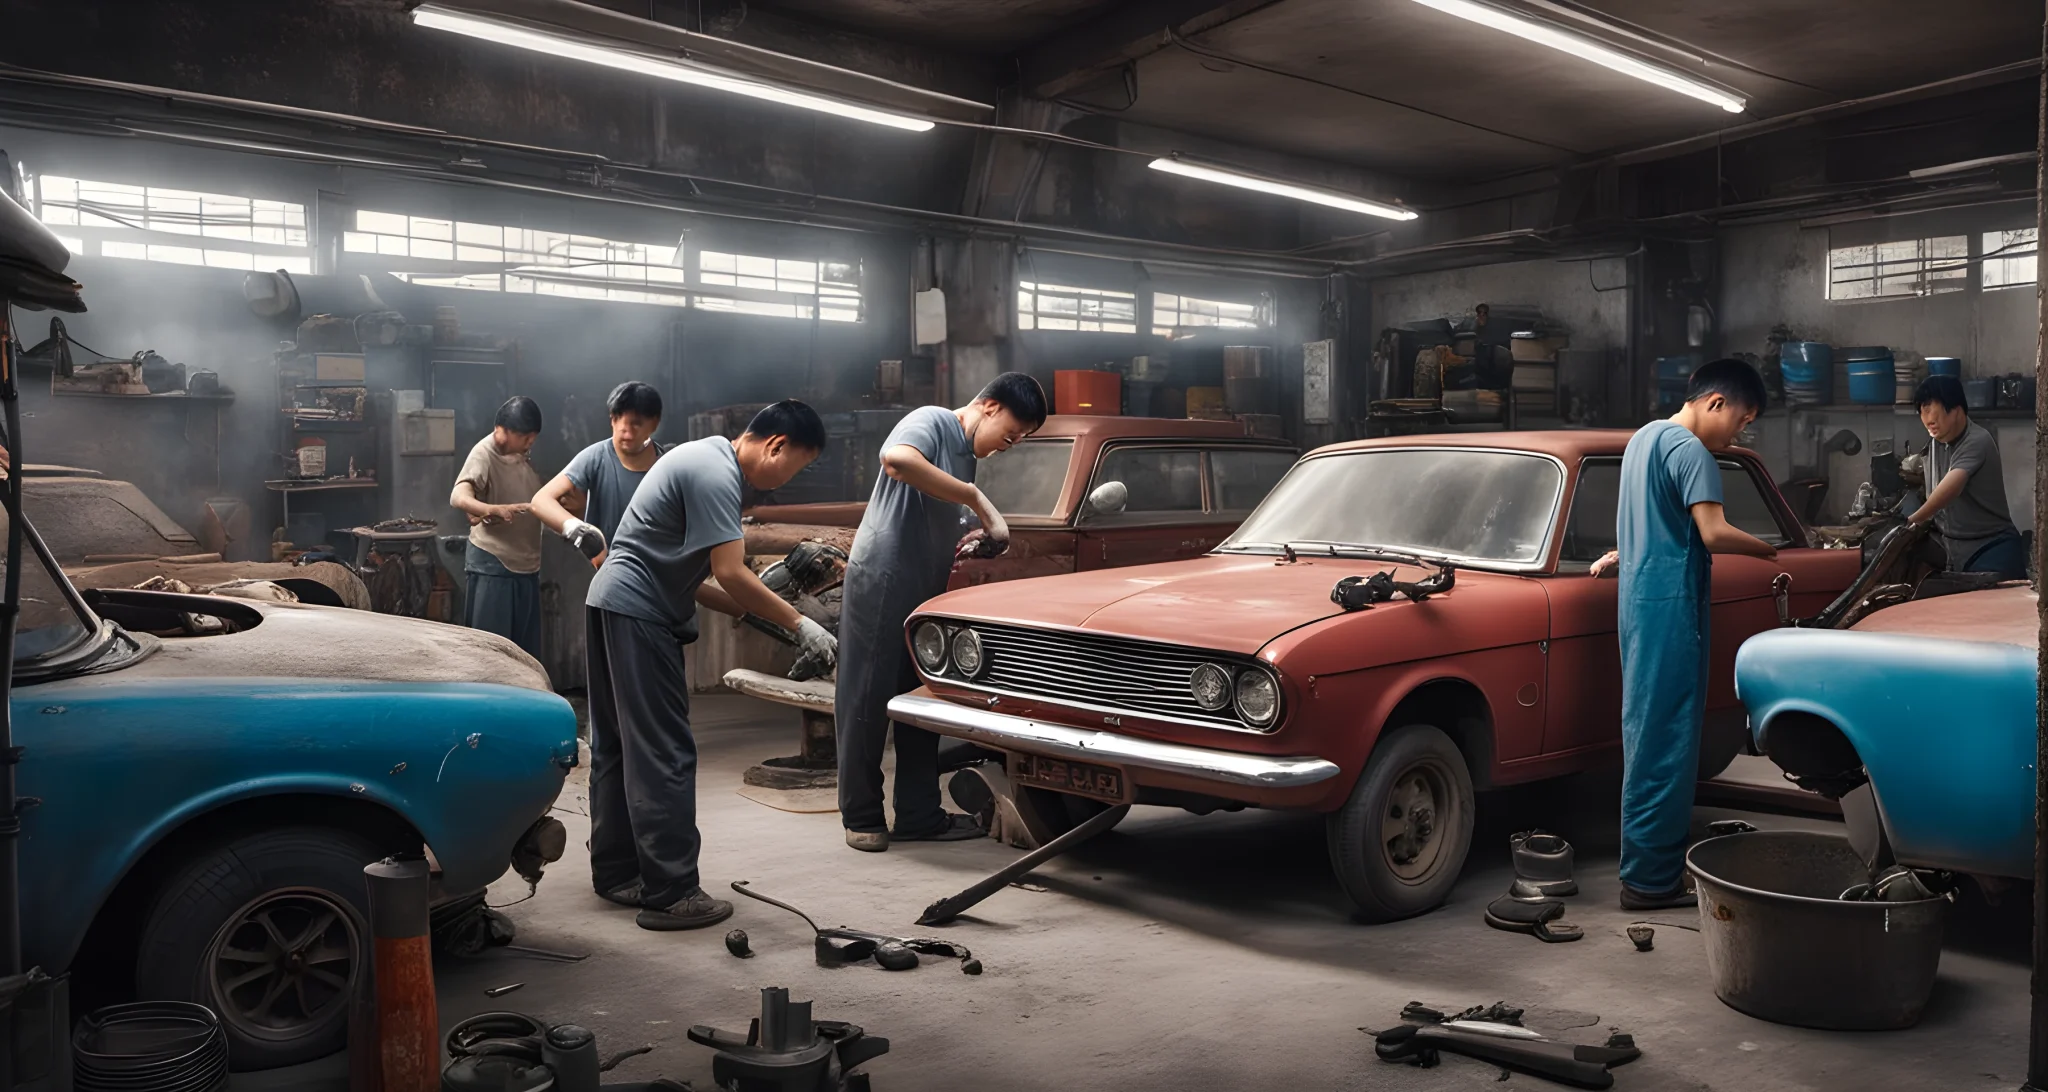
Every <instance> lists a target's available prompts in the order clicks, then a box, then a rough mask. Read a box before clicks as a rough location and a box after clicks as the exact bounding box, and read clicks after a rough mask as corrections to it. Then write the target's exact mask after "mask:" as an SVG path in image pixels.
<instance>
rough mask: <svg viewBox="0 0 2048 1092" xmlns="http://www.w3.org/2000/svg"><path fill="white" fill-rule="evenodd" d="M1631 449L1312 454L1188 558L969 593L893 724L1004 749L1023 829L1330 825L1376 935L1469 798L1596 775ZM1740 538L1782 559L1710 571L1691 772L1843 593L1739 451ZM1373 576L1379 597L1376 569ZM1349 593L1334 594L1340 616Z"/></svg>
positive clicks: (1435, 445) (1521, 441)
mask: <svg viewBox="0 0 2048 1092" xmlns="http://www.w3.org/2000/svg"><path fill="white" fill-rule="evenodd" d="M1628 435H1629V434H1628V433H1626V432H1621V431H1583V432H1508V433H1493V434H1485V435H1470V434H1464V435H1444V436H1431V437H1412V438H1400V439H1379V440H1366V441H1360V442H1355V443H1347V444H1339V445H1336V446H1332V447H1326V448H1323V449H1320V450H1318V451H1315V452H1312V453H1311V454H1310V455H1309V456H1308V457H1306V458H1304V459H1303V460H1301V462H1300V463H1299V464H1297V465H1296V466H1295V468H1294V469H1293V470H1292V471H1290V472H1289V473H1288V475H1287V477H1286V478H1285V479H1283V480H1282V481H1281V483H1280V484H1279V486H1278V487H1276V488H1275V489H1274V490H1273V492H1272V493H1271V495H1269V496H1268V497H1267V498H1266V500H1265V501H1264V503H1262V504H1261V505H1260V506H1259V507H1258V509H1257V510H1256V511H1255V512H1253V513H1252V515H1251V516H1250V517H1249V518H1248V519H1246V520H1245V522H1244V524H1243V525H1242V526H1241V527H1240V528H1239V529H1238V530H1237V532H1236V533H1235V534H1233V535H1231V536H1230V537H1229V538H1228V539H1226V540H1225V541H1224V542H1223V543H1222V544H1221V545H1220V546H1218V547H1217V548H1216V549H1215V550H1214V551H1212V552H1210V553H1209V554H1208V555H1207V556H1204V557H1200V558H1195V559H1192V560H1185V561H1178V562H1171V563H1166V564H1158V565H1141V566H1137V567H1133V568H1121V569H1108V570H1102V571H1097V572H1081V573H1074V574H1071V575H1066V576H1055V577H1049V578H1046V579H1042V580H1027V581H1021V582H1014V583H1005V584H998V585H991V586H988V587H978V588H967V589H962V590H956V591H952V592H949V593H947V594H946V595H943V596H941V597H939V598H937V599H934V600H932V601H931V602H929V603H927V604H925V605H924V607H923V608H922V609H921V610H920V611H919V613H918V614H916V615H915V616H913V617H912V618H911V620H910V622H909V625H908V632H907V635H906V636H907V638H908V640H909V641H910V644H911V648H912V650H913V652H914V654H915V658H916V660H917V663H918V669H919V671H920V673H921V674H922V676H923V679H924V682H925V686H924V687H923V688H922V689H920V690H918V691H915V692H913V693H911V694H907V695H904V696H902V697H900V698H897V699H896V700H894V701H892V702H891V703H890V706H889V711H890V714H891V715H892V716H893V717H894V718H895V719H896V720H898V721H904V722H908V723H911V724H916V725H920V726H922V727H925V728H928V729H931V730H932V731H935V732H939V733H942V734H945V735H948V736H954V737H957V738H962V739H967V740H972V741H974V742H977V743H980V744H983V745H986V746H989V747H993V748H996V749H999V750H1002V751H1004V752H1007V753H1008V756H1009V775H1010V780H1011V783H1012V785H1013V786H1014V787H1015V795H1016V803H1017V805H1018V807H1019V810H1020V811H1023V812H1026V813H1028V814H1027V815H1026V817H1025V818H1026V823H1027V825H1031V826H1033V827H1034V828H1036V829H1038V830H1040V831H1045V832H1051V831H1057V830H1062V829H1071V827H1072V826H1074V825H1075V824H1077V823H1079V822H1081V821H1083V820H1084V819H1085V818H1086V817H1087V816H1089V815H1091V814H1093V813H1094V812H1095V811H1099V810H1100V809H1102V808H1105V807H1108V806H1111V805H1114V804H1122V803H1141V804H1165V805H1170V806H1180V807H1186V808H1188V809H1190V810H1194V811H1197V812H1206V811H1209V810H1214V809H1219V808H1238V807H1245V806H1253V807H1271V808H1295V809H1305V810H1309V811H1315V812H1320V813H1324V814H1325V815H1327V817H1328V819H1327V831H1328V838H1329V849H1330V860H1331V864H1332V865H1333V867H1334V868H1335V870H1336V873H1337V878H1338V881H1339V882H1340V883H1341V885H1342V886H1343V888H1344V890H1345V892H1346V894H1348V895H1349V896H1350V897H1351V899H1352V900H1353V901H1354V902H1355V903H1356V904H1357V905H1358V908H1359V910H1360V911H1361V914H1362V916H1363V917H1364V918H1365V919H1366V920H1370V921H1389V920H1394V919H1397V918H1402V917H1407V916H1410V915H1413V914H1418V913H1421V912H1423V911H1425V910H1428V909H1430V908H1432V907H1434V906H1436V905H1438V904H1439V903H1440V902H1442V901H1443V899H1444V898H1445V897H1446V896H1447V895H1448V894H1449V892H1450V890H1451V886H1452V884H1453V882H1454V881H1455V880H1456V879H1457V876H1458V872H1459V870H1460V869H1461V868H1462V867H1463V865H1464V861H1465V856H1466V852H1467V850H1468V848H1469V846H1470V842H1471V837H1472V823H1473V813H1474V807H1475V798H1474V793H1475V791H1476V790H1485V789H1489V788H1493V787H1496V786H1503V785H1511V784H1518V783H1522V782H1528V781H1535V780H1538V779H1541V778H1549V777H1556V776H1559V775H1563V774H1568V773H1572V772H1575V771H1579V770H1583V769H1587V768H1589V767H1592V766H1595V765H1599V764H1603V763H1611V762H1613V761H1615V759H1616V757H1617V755H1618V752H1619V745H1620V719H1621V696H1620V695H1621V669H1620V657H1619V653H1618V646H1617V642H1616V638H1615V625H1616V623H1615V617H1616V615H1615V588H1616V585H1615V582H1614V581H1612V580H1594V579H1593V578H1592V577H1590V576H1589V575H1587V569H1588V567H1589V566H1590V564H1591V562H1592V561H1594V560H1595V559H1596V558H1598V557H1599V556H1600V555H1601V554H1602V553H1603V552H1605V551H1606V550H1608V549H1610V548H1612V547H1613V545H1614V538H1615V530H1614V528H1615V501H1616V493H1617V486H1618V483H1619V481H1620V470H1621V454H1622V450H1623V448H1624V447H1625V446H1626V445H1627V442H1628ZM1720 464H1721V468H1722V475H1723V487H1724V490H1725V492H1726V495H1727V502H1726V503H1727V513H1728V518H1729V520H1730V522H1732V523H1734V524H1735V525H1737V526H1739V527H1741V528H1743V529H1744V530H1746V531H1749V532H1750V533H1752V534H1755V535H1758V536H1760V537H1762V538H1764V539H1766V540H1768V541H1771V542H1774V543H1775V544H1777V545H1778V546H1779V548H1780V552H1779V554H1778V558H1777V560H1776V561H1770V562H1767V561H1762V560H1759V559H1755V558H1747V557H1721V558H1717V559H1716V560H1715V564H1714V578H1713V601H1714V603H1713V656H1712V658H1713V664H1712V672H1713V673H1712V682H1711V685H1710V691H1709V695H1708V710H1709V712H1708V733H1707V744H1706V746H1705V747H1703V749H1702V760H1701V775H1702V776H1703V777H1705V776H1712V775H1713V774H1716V773H1718V772H1720V770H1721V769H1722V768H1723V767H1725V766H1726V765H1727V763H1728V762H1729V761H1731V760H1732V759H1733V757H1734V755H1735V754H1737V753H1738V752H1739V750H1740V749H1741V748H1742V746H1743V742H1744V740H1745V739H1746V733H1745V731H1744V722H1743V712H1742V707H1741V706H1740V704H1738V702H1737V700H1736V697H1735V691H1734V676H1733V664H1734V658H1735V650H1736V648H1737V647H1738V646H1740V645H1741V644H1742V642H1743V641H1744V640H1745V639H1746V638H1748V637H1750V636H1751V635H1753V634H1755V633H1757V632H1759V631H1761V630H1764V629H1767V628H1771V627H1773V626H1775V625H1777V624H1778V615H1779V608H1778V605H1777V604H1776V603H1775V602H1774V595H1773V588H1772V584H1773V581H1774V579H1775V578H1776V577H1777V576H1778V575H1779V574H1781V573H1783V574H1788V575H1789V576H1790V578H1791V596H1790V598H1791V602H1790V603H1789V604H1788V606H1789V607H1790V608H1791V610H1792V612H1793V613H1794V614H1797V615H1802V616H1803V615H1810V614H1814V613H1816V612H1817V611H1819V610H1820V609H1821V608H1822V607H1823V606H1825V605H1826V604H1827V603H1828V602H1829V601H1830V600H1832V599H1834V598H1835V597H1836V596H1837V595H1838V594H1839V593H1840V592H1841V591H1842V590H1844V589H1845V588H1847V587H1848V586H1849V585H1850V583H1851V582H1852V581H1853V580H1854V579H1855V577H1856V574H1857V570H1858V568H1859V564H1860V558H1859V556H1858V554H1857V553H1856V552H1855V551H1852V550H1820V549H1816V548H1813V547H1812V546H1811V544H1810V540H1809V538H1808V535H1807V531H1806V528H1805V527H1804V526H1802V525H1801V524H1800V522H1799V520H1798V519H1797V518H1796V517H1795V516H1794V515H1793V513H1792V511H1791V510H1790V508H1788V507H1787V505H1786V504H1785V501H1784V499H1783V498H1782V497H1781V496H1780V495H1779V493H1778V490H1777V488H1776V486H1775V485H1774V484H1773V483H1772V481H1771V478H1770V476H1769V475H1768V474H1767V473H1766V472H1765V470H1764V468H1763V466H1762V464H1761V463H1760V462H1759V461H1758V459H1757V457H1756V456H1755V455H1754V454H1753V453H1750V452H1747V451H1742V450H1733V451H1729V452H1727V453H1725V454H1724V455H1722V456H1721V457H1720ZM1382 574H1384V575H1382ZM1338 600H1344V602H1341V603H1340V602H1338Z"/></svg>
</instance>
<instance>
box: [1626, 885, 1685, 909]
mask: <svg viewBox="0 0 2048 1092" xmlns="http://www.w3.org/2000/svg"><path fill="white" fill-rule="evenodd" d="M1699 904H1700V897H1699V896H1698V895H1696V894H1694V893H1693V892H1692V891H1691V890H1690V889H1688V888H1687V887H1686V886H1685V881H1684V880H1680V881H1678V886H1677V887H1674V888H1672V889H1671V890H1669V891H1638V890H1636V889H1635V888H1633V887H1630V886H1629V885H1627V884H1622V885H1621V908H1622V909H1623V910H1683V909H1685V908H1686V907H1689V906H1698V905H1699Z"/></svg>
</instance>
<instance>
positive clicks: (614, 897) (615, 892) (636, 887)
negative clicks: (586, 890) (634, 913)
mask: <svg viewBox="0 0 2048 1092" xmlns="http://www.w3.org/2000/svg"><path fill="white" fill-rule="evenodd" d="M597 897H598V898H600V899H603V900H604V901H606V902H609V903H616V904H617V905H619V906H630V907H632V908H633V909H635V910H638V909H640V881H639V880H632V881H630V882H628V883H624V884H620V885H619V886H617V887H614V888H612V889H611V890H609V891H599V892H598V893H597Z"/></svg>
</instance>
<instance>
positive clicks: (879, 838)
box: [846, 830, 889, 853]
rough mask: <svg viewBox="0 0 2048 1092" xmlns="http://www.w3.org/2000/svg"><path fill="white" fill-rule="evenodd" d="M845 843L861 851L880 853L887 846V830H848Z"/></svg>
mask: <svg viewBox="0 0 2048 1092" xmlns="http://www.w3.org/2000/svg"><path fill="white" fill-rule="evenodd" d="M846 844H847V845H850V846H852V847H853V848H855V849H857V850H860V851H861V852H862V853H880V852H882V851H883V850H885V849H888V848H889V832H888V831H886V830H849V831H847V832H846Z"/></svg>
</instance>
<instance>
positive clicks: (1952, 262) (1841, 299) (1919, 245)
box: [1823, 232, 1981, 303]
mask: <svg viewBox="0 0 2048 1092" xmlns="http://www.w3.org/2000/svg"><path fill="white" fill-rule="evenodd" d="M1976 234H1977V233H1974V232H1963V233H1961V234H1948V235H1927V236H1915V237H1913V238H1909V239H1888V240H1885V241H1884V242H1879V243H1856V244H1851V245H1849V246H1834V245H1832V244H1833V242H1834V240H1832V239H1830V240H1829V243H1830V245H1829V247H1828V252H1827V282H1826V285H1825V287H1824V289H1823V291H1824V294H1825V298H1826V299H1827V301H1828V302H1829V303H1866V302H1875V301H1881V300H1910V299H1926V298H1928V297H1931V296H1945V295H1948V294H1950V293H1952V292H1967V291H1969V290H1970V289H1971V288H1972V287H1973V286H1974V282H1981V277H1976V278H1973V277H1972V276H1971V274H1970V269H1971V266H1972V265H1974V264H1976V262H1977V258H1976V257H1975V252H1974V248H1975V245H1976V239H1975V238H1974V236H1975V235H1976ZM1950 240H1954V241H1959V242H1960V243H1961V244H1962V253H1961V254H1960V255H1933V254H1929V253H1927V251H1928V249H1929V244H1932V243H1939V242H1946V241H1950ZM1906 243H1911V244H1914V246H1915V247H1916V249H1917V250H1918V251H1919V253H1918V254H1917V255H1916V256H1915V257H1913V258H1911V259H1896V258H1895V259H1887V258H1885V257H1884V256H1883V253H1882V251H1883V249H1884V248H1885V247H1896V246H1900V245H1903V244H1906ZM1865 249H1867V250H1869V251H1870V260H1869V262H1868V263H1867V268H1868V269H1869V270H1870V273H1869V275H1868V276H1867V277H1858V278H1852V279H1847V280H1844V279H1842V278H1839V277H1837V276H1836V270H1837V268H1838V266H1837V265H1836V261H1837V256H1838V255H1841V254H1843V253H1844V252H1845V251H1855V250H1865ZM1908 263H1917V266H1916V267H1915V268H1912V269H1911V270H1910V271H1908V272H1901V273H1886V272H1885V270H1886V267H1887V266H1899V265H1906V264H1908ZM1848 268H1864V266H1850V267H1848ZM1934 273H1940V274H1943V275H1942V276H1940V277H1933V276H1931V274H1934ZM1951 273H1953V274H1959V275H1957V276H1949V275H1948V274H1951ZM1901 279H1910V280H1911V281H1912V283H1913V287H1912V289H1911V290H1910V291H1904V292H1883V291H1879V289H1881V288H1883V287H1884V285H1885V283H1886V282H1887V281H1893V280H1901ZM1856 284H1868V285H1869V286H1870V288H1871V291H1870V292H1869V294H1867V295H1853V296H1852V295H1838V294H1837V289H1838V288H1840V287H1841V286H1844V285H1856ZM1937 286H1939V287H1937Z"/></svg>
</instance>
